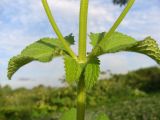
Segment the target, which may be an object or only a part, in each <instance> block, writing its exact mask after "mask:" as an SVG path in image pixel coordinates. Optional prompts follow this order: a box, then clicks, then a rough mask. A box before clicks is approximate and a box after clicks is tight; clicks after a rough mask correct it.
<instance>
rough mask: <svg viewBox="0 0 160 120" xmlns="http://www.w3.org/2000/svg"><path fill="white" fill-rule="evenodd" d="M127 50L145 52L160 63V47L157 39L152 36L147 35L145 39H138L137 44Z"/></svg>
mask: <svg viewBox="0 0 160 120" xmlns="http://www.w3.org/2000/svg"><path fill="white" fill-rule="evenodd" d="M127 50H128V51H132V52H138V53H142V54H145V55H147V56H149V57H151V58H152V59H154V60H155V61H156V62H157V63H159V64H160V48H159V46H158V44H157V43H156V41H155V40H154V39H153V38H151V37H147V38H145V39H144V40H143V41H138V42H137V44H135V45H133V46H132V47H131V48H128V49H127Z"/></svg>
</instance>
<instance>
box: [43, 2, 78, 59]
mask: <svg viewBox="0 0 160 120" xmlns="http://www.w3.org/2000/svg"><path fill="white" fill-rule="evenodd" d="M42 4H43V7H44V9H45V12H46V14H47V17H48V19H49V21H50V23H51V25H52V28H53V30H54V31H55V33H56V35H57V36H58V38H59V40H61V42H62V44H63V46H64V47H65V49H66V50H67V52H68V53H69V54H70V55H71V56H72V57H73V58H74V59H77V56H76V55H75V53H74V52H73V51H72V49H71V48H70V46H69V44H68V43H67V42H66V40H65V39H64V37H63V35H62V33H61V32H60V30H59V28H58V26H57V24H56V21H55V19H54V17H53V15H52V12H51V10H50V8H49V5H48V3H47V0H42Z"/></svg>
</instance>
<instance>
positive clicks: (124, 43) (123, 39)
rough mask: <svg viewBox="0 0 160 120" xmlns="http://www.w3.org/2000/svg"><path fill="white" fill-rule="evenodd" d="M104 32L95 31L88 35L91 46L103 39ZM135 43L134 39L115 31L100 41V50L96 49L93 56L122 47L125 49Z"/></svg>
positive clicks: (112, 51) (115, 50)
mask: <svg viewBox="0 0 160 120" xmlns="http://www.w3.org/2000/svg"><path fill="white" fill-rule="evenodd" d="M104 35H105V33H104V32H103V33H99V34H98V33H95V34H93V33H92V34H91V35H90V39H91V41H92V42H91V43H92V45H93V47H95V45H97V43H99V41H101V40H103V38H104ZM135 43H136V40H135V39H134V38H132V37H130V36H127V35H124V34H122V33H120V32H115V33H113V34H112V36H111V37H110V38H108V39H106V40H105V41H104V42H102V43H101V44H100V45H99V47H100V49H101V50H98V51H96V52H97V53H94V54H95V56H96V55H97V56H98V55H102V54H105V53H114V52H117V51H119V50H122V49H126V48H128V47H130V46H132V45H134V44H135Z"/></svg>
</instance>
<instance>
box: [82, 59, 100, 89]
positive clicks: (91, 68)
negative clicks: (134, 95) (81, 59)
mask: <svg viewBox="0 0 160 120" xmlns="http://www.w3.org/2000/svg"><path fill="white" fill-rule="evenodd" d="M99 65H100V61H99V59H98V58H96V57H95V58H92V59H91V60H90V61H89V62H88V64H87V65H86V68H85V71H84V74H85V75H84V76H85V85H86V88H87V89H90V88H92V87H93V86H94V84H95V83H96V82H97V80H98V77H99V74H100V67H99Z"/></svg>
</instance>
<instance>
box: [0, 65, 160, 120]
mask: <svg viewBox="0 0 160 120" xmlns="http://www.w3.org/2000/svg"><path fill="white" fill-rule="evenodd" d="M159 76H160V69H159V68H158V67H151V68H147V69H140V70H137V71H132V72H129V73H127V74H125V75H113V76H112V77H111V78H110V79H105V80H100V81H98V82H97V85H96V86H94V87H93V89H91V90H90V91H88V92H87V93H88V96H87V102H86V107H87V110H86V113H87V114H86V120H94V119H96V117H97V116H98V115H99V113H105V114H106V115H107V116H108V117H109V118H110V120H130V119H133V120H152V118H154V120H159V118H160V114H159V113H160V108H159V106H160V102H159V99H160V94H159V93H160V92H159V91H160V89H159V88H160V87H159V85H160V80H159ZM149 90H150V91H149ZM93 93H94V94H93ZM76 94H77V93H76V88H75V87H65V88H51V87H44V86H38V87H35V88H33V89H25V88H19V89H14V90H13V89H11V88H10V87H9V86H5V87H1V88H0V98H1V99H0V106H1V107H0V118H1V119H2V120H10V119H11V120H22V119H25V120H51V119H53V120H61V119H60V116H61V115H62V114H63V113H64V112H65V111H67V110H69V109H70V108H75V107H76V100H75V97H76ZM68 117H70V116H68ZM69 120H70V119H69Z"/></svg>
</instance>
